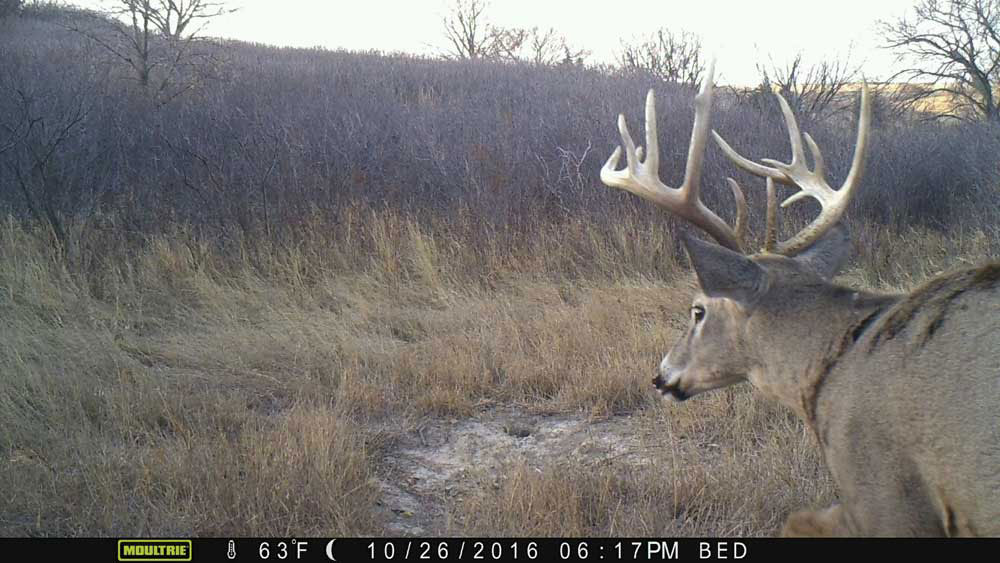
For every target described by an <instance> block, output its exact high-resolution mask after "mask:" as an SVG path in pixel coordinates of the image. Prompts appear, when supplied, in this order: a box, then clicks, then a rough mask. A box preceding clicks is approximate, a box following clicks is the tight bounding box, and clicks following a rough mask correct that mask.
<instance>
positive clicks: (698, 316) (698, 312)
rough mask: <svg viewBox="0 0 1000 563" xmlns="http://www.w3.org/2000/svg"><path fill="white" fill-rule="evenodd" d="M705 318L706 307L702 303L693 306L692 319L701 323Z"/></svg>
mask: <svg viewBox="0 0 1000 563" xmlns="http://www.w3.org/2000/svg"><path fill="white" fill-rule="evenodd" d="M704 318H705V308H704V307H702V306H701V305H695V306H693V307H691V319H692V320H694V322H696V323H700V322H701V320H702V319H704Z"/></svg>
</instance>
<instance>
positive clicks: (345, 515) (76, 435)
mask: <svg viewBox="0 0 1000 563" xmlns="http://www.w3.org/2000/svg"><path fill="white" fill-rule="evenodd" d="M2 25H3V26H4V27H2V28H0V90H2V92H3V94H2V95H0V124H3V125H4V127H5V128H0V147H3V146H5V138H4V137H3V136H2V135H5V134H6V135H13V134H14V133H16V134H17V135H21V134H22V133H24V131H27V132H26V133H24V134H23V136H18V137H17V143H15V144H14V145H12V147H11V148H10V149H8V150H6V151H5V152H3V153H0V210H2V212H3V214H4V218H3V220H2V223H0V499H3V501H2V502H0V534H2V535H187V534H198V535H234V534H239V535H287V534H300V535H314V536H321V535H349V534H376V535H377V534H391V533H399V532H398V531H399V529H400V528H399V527H396V526H395V525H394V523H395V522H398V521H406V520H412V521H417V522H419V524H420V529H421V530H423V531H424V532H427V533H446V534H458V535H461V534H490V535H494V534H495V535H552V534H598V535H608V534H614V535H618V534H620V535H630V536H637V535H675V534H689V535H721V534H740V535H759V534H772V533H774V531H775V530H776V529H777V527H778V525H779V523H780V522H781V521H782V520H783V518H784V516H785V515H786V514H787V513H788V511H790V510H791V509H793V508H795V507H798V506H801V505H811V504H815V505H819V504H823V503H826V502H829V501H830V499H831V498H832V495H833V494H834V493H833V490H832V487H831V485H830V482H829V479H828V478H827V476H826V473H825V470H824V469H823V467H822V464H821V460H820V459H819V455H818V450H817V448H816V446H815V444H814V443H813V441H812V437H811V436H810V435H809V434H808V433H806V432H804V431H803V429H802V427H801V426H800V425H799V423H798V422H797V421H795V420H794V419H793V418H792V417H791V416H790V414H789V413H786V412H784V411H783V410H782V409H780V408H779V407H777V406H775V405H771V404H768V403H766V402H764V401H762V400H760V399H759V398H758V397H757V396H756V395H755V394H753V393H751V392H750V389H749V388H746V387H744V388H738V389H732V390H728V391H725V392H720V393H717V394H715V395H712V396H707V397H701V398H698V399H695V400H692V401H690V402H689V403H686V404H684V405H682V406H669V407H668V406H664V405H663V404H661V403H660V402H659V401H658V400H657V399H656V398H655V397H653V396H652V394H651V393H650V392H649V383H648V381H649V378H650V374H651V373H652V369H653V368H654V366H655V365H656V364H657V363H658V362H659V360H660V357H661V356H662V354H663V353H664V352H665V351H666V350H667V349H668V347H669V346H670V344H671V343H672V342H673V340H674V339H675V337H676V336H677V334H678V331H679V330H681V329H682V328H683V327H684V326H685V322H686V321H685V319H686V316H687V314H686V311H687V306H688V296H689V295H690V281H689V274H688V272H687V270H686V264H685V259H684V257H683V256H682V254H681V253H679V251H678V246H677V244H676V241H675V239H674V236H673V229H674V223H673V220H672V219H671V218H668V217H663V216H662V215H661V214H660V213H658V212H657V211H656V210H653V209H649V208H648V207H647V206H644V205H642V204H641V203H639V202H636V201H633V200H632V199H629V198H627V197H625V196H623V195H621V194H619V193H617V192H612V191H611V190H608V189H606V188H604V187H603V186H601V185H600V183H599V180H598V170H599V167H600V166H601V164H603V162H604V160H605V158H606V156H607V155H608V154H610V152H611V150H612V149H613V146H614V145H615V144H616V143H617V142H618V141H617V132H616V130H615V127H614V117H615V115H616V114H617V113H618V112H620V111H625V113H626V115H627V116H628V118H629V119H630V123H632V124H636V125H634V126H633V131H636V130H638V129H637V124H638V113H639V112H640V111H641V107H642V105H641V102H642V100H643V96H644V92H645V90H646V89H647V88H649V87H650V86H655V88H656V90H657V94H658V96H659V100H660V102H659V104H660V106H659V107H660V116H661V120H662V123H661V145H662V146H663V151H664V152H663V158H662V161H663V164H662V176H663V177H664V179H665V180H666V181H667V182H668V183H671V182H673V183H676V181H677V179H678V178H680V177H681V176H682V174H683V172H682V170H683V166H684V160H683V159H684V155H686V151H687V145H686V143H687V139H688V137H689V131H690V125H691V116H692V112H691V94H692V93H691V92H689V91H686V90H684V89H682V88H679V87H674V86H671V85H662V84H655V83H653V82H651V81H649V80H647V79H644V78H642V77H637V76H616V75H614V74H611V73H608V72H603V71H599V70H595V69H580V68H537V67H531V66H516V65H493V64H473V63H458V62H442V61H434V60H426V59H414V58H409V57H403V56H384V55H379V54H373V53H368V54H359V53H340V52H326V51H310V50H286V49H274V48H269V47H264V46H257V45H245V44H229V45H226V46H225V51H224V52H225V54H226V55H225V63H224V65H223V66H222V67H221V68H220V69H219V73H218V76H217V78H215V79H212V80H209V81H207V82H205V83H204V84H202V85H201V86H200V87H199V88H197V89H195V90H192V91H191V92H188V93H187V94H185V95H184V96H180V97H177V98H175V99H173V100H171V101H169V102H168V103H166V104H163V105H158V104H155V103H152V102H151V101H150V100H149V99H148V98H147V97H145V96H144V95H143V94H142V92H141V91H139V90H137V87H136V85H135V84H134V83H132V82H131V81H130V80H128V77H127V75H126V74H125V73H123V72H122V71H121V69H120V68H119V67H117V66H116V65H114V64H112V62H111V61H109V60H107V59H106V58H105V56H104V55H103V54H102V52H101V50H100V49H99V48H97V47H95V46H94V45H92V44H90V43H88V42H86V41H84V40H82V39H81V38H80V37H79V36H78V35H76V34H74V33H72V32H69V31H66V30H65V29H64V28H63V27H61V26H60V25H59V22H58V19H57V18H56V19H45V20H42V19H21V20H19V21H17V20H16V21H10V22H4V23H3V24H2ZM734 100H735V99H733V98H727V97H726V95H725V94H724V93H723V94H721V95H720V99H719V103H718V106H719V107H718V108H717V111H716V114H715V118H714V119H715V121H714V123H715V127H716V128H717V129H718V130H719V131H720V132H721V133H722V134H723V135H725V136H726V138H727V139H728V140H729V141H730V142H731V143H732V144H733V145H734V146H735V147H738V148H739V149H741V150H743V151H745V152H746V153H747V155H748V156H751V157H754V158H757V157H760V156H772V157H778V158H786V156H785V155H786V154H787V151H788V149H787V135H786V133H785V130H784V128H783V125H782V124H781V122H780V118H779V117H778V115H777V111H776V104H775V105H774V107H771V110H775V111H768V112H767V113H760V112H758V111H757V110H753V109H750V108H745V107H740V106H739V105H737V104H736V103H735V101H734ZM29 101H30V103H29ZM25 116H27V118H26V119H27V120H28V121H30V122H33V123H34V125H32V126H31V127H29V128H27V129H25V128H21V129H18V127H19V126H20V125H19V124H21V123H26V122H28V121H24V119H25ZM806 127H807V128H808V130H809V131H811V132H813V133H814V136H815V138H816V139H817V141H818V143H819V144H820V145H821V146H822V147H824V149H825V155H826V157H827V160H828V162H829V166H830V167H831V168H832V176H833V178H832V183H833V182H838V181H839V180H840V179H841V176H842V174H844V172H845V171H846V168H847V166H848V162H849V159H850V154H851V151H852V150H853V145H852V143H853V131H852V130H851V129H850V127H849V124H823V123H816V124H808V125H806ZM12 132H13V133H12ZM997 133H998V131H997V130H996V129H995V128H992V127H990V126H985V125H983V126H976V125H956V126H948V127H944V126H935V125H928V124H909V123H895V124H883V125H882V126H881V128H880V129H879V130H877V131H875V132H874V134H875V142H874V147H873V150H872V154H871V156H870V158H869V165H868V172H867V175H866V178H868V181H867V183H866V186H865V191H864V193H863V196H862V197H861V198H860V199H859V201H857V202H856V203H855V205H854V208H853V209H852V210H851V212H850V213H851V227H852V230H853V232H854V234H855V240H856V241H857V243H858V244H857V250H858V257H857V260H856V262H855V263H854V265H853V266H852V267H851V269H850V271H849V272H848V273H847V274H846V278H847V281H849V282H851V283H855V284H857V285H864V286H868V287H892V288H900V287H909V286H911V285H913V284H914V283H916V282H918V281H920V280H922V279H924V278H926V277H927V276H928V275H931V274H933V273H935V272H937V271H939V270H942V269H947V268H950V267H954V266H956V265H958V264H961V263H965V262H976V261H980V260H983V259H985V258H987V257H990V256H992V257H996V256H997V255H998V250H997V249H998V248H1000V246H998V242H1000V230H998V228H997V224H998V218H1000V207H998V205H1000V203H998V202H1000V198H998V197H997V196H998V195H1000V194H998V193H997V190H998V188H997V185H998V184H997V181H996V180H997V178H996V175H997V172H998V168H997V161H996V157H995V155H996V154H1000V152H998V149H1000V135H998V134H997ZM47 149H52V150H51V151H47ZM40 155H48V156H46V158H45V160H44V162H43V163H42V164H41V165H39V164H38V162H39V157H40ZM729 174H734V171H733V169H732V167H730V166H729V165H728V164H727V163H726V162H725V161H724V159H723V158H722V157H721V154H720V153H719V152H718V151H717V150H715V149H714V148H710V150H709V157H708V159H707V162H706V168H705V175H704V182H705V185H706V190H705V191H706V193H707V196H706V199H707V200H708V201H709V203H710V205H711V206H713V207H714V208H716V209H721V210H724V211H723V214H724V215H726V216H727V217H728V216H729V213H728V212H727V211H725V210H727V209H728V205H729V200H728V197H729V196H727V195H726V194H725V191H724V190H719V189H718V187H721V185H722V183H723V179H724V177H725V176H726V175H729ZM741 181H743V183H744V185H745V186H746V189H747V191H748V194H749V195H750V199H751V206H753V208H754V210H755V213H754V215H753V217H752V224H751V226H752V228H755V229H756V232H758V233H759V232H760V228H759V227H760V225H759V223H760V222H762V213H761V207H760V203H761V201H762V197H761V194H760V193H759V192H760V191H762V190H757V189H755V188H753V187H751V186H756V183H754V181H752V180H751V181H747V179H746V178H745V177H744V178H741ZM810 212H811V210H810V209H809V208H808V206H803V209H802V210H798V211H796V212H795V213H793V215H792V217H791V218H790V219H789V220H788V221H787V222H788V223H789V226H788V229H791V228H792V227H793V226H794V225H795V224H797V223H801V222H803V221H805V220H807V219H808V217H809V215H810ZM56 225H57V226H58V228H54V226H56ZM60 231H61V232H60ZM498 413H507V414H502V416H504V417H508V418H511V417H515V415H511V414H509V413H526V414H527V415H530V416H532V417H536V418H537V420H536V422H537V423H538V424H540V425H542V426H544V424H543V423H544V421H545V420H547V419H553V420H554V419H556V418H558V420H560V421H564V420H571V421H575V420H579V421H583V422H586V423H588V424H590V423H594V424H595V425H597V424H598V423H601V424H614V425H618V426H615V428H618V429H619V430H615V432H619V433H620V434H619V435H620V436H621V438H622V440H623V441H624V440H626V439H628V438H635V436H639V437H640V438H641V439H639V441H638V442H637V443H638V444H640V446H638V447H639V448H640V450H641V451H639V452H638V453H639V454H640V455H639V456H638V457H635V456H620V455H617V454H615V455H610V454H605V453H602V452H603V450H599V449H597V450H592V451H591V450H588V449H587V448H586V447H584V445H583V444H581V446H580V448H577V449H575V450H574V451H573V452H572V455H566V456H562V455H556V453H555V452H554V451H553V452H550V453H548V454H547V453H546V451H545V450H544V448H543V449H542V450H541V453H540V454H539V456H540V457H537V458H530V459H528V458H525V459H528V461H524V462H520V461H517V460H519V459H521V458H519V457H517V456H514V455H510V456H509V457H508V459H509V463H508V464H507V465H500V466H498V467H494V466H489V467H487V466H485V465H484V466H480V467H476V466H474V465H470V466H469V467H463V468H462V470H463V471H465V472H464V473H461V472H459V473H456V474H455V475H456V477H455V478H454V480H453V481H451V482H449V483H448V484H447V487H450V488H440V489H434V490H433V491H431V492H427V491H426V490H423V489H419V487H418V485H417V484H415V482H414V481H413V480H414V479H418V478H425V477H421V476H420V475H416V474H406V473H405V471H408V469H407V468H406V467H402V468H401V467H400V464H399V463H398V461H399V459H401V458H400V455H401V454H400V452H401V451H404V450H405V449H406V448H408V447H409V444H411V443H417V444H421V446H420V447H422V448H433V447H435V446H434V444H435V443H436V442H434V440H433V439H431V438H427V429H434V428H439V427H442V425H443V426H444V427H447V426H448V425H452V424H461V423H462V422H463V421H477V420H487V419H489V420H493V419H494V418H496V417H498V416H501V414H498ZM518 416H520V415H518ZM490 417H493V418H490ZM515 418H516V417H515ZM511 420H513V418H511ZM533 420H535V419H533ZM625 421H628V422H627V423H626V422H625ZM498 424H500V426H502V427H504V428H506V429H507V431H508V433H509V434H510V436H513V437H512V438H510V443H511V444H513V445H512V446H511V447H512V448H514V450H516V451H520V450H517V448H523V447H524V445H525V444H527V443H529V442H531V440H535V439H538V440H540V439H541V434H542V433H541V432H534V434H532V431H531V430H530V429H529V430H525V431H524V432H522V431H520V430H518V429H516V428H513V427H512V426H511V425H510V424H508V423H506V422H500V423H498ZM425 438H426V439H425ZM514 450H512V451H514ZM407 451H409V450H407ZM420 451H426V450H420ZM588 452H590V453H588ZM501 453H502V452H501ZM499 457H503V456H502V455H499ZM400 471H403V472H404V474H402V475H401V474H400ZM458 475H461V477H458ZM387 487H390V488H391V487H396V488H402V489H406V490H411V491H423V492H422V493H421V494H419V495H415V498H417V500H418V501H419V504H418V505H417V507H416V508H415V509H412V508H402V507H397V506H396V505H395V504H394V502H395V501H393V500H392V498H390V496H389V495H388V494H387V492H386V491H387Z"/></svg>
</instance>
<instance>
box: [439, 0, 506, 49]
mask: <svg viewBox="0 0 1000 563" xmlns="http://www.w3.org/2000/svg"><path fill="white" fill-rule="evenodd" d="M487 6H488V4H487V2H486V0H455V4H454V5H453V6H452V11H451V14H449V15H448V16H446V17H445V18H444V31H445V35H446V36H447V37H448V41H449V42H450V43H451V47H452V49H451V53H450V56H452V57H454V58H456V59H478V58H483V57H487V56H491V55H492V54H493V53H494V52H495V50H496V46H495V41H496V38H495V37H494V34H493V33H492V32H491V31H490V29H489V25H488V24H487V23H486V16H485V15H484V12H485V11H486V8H487Z"/></svg>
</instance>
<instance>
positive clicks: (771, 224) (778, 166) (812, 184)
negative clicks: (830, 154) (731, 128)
mask: <svg viewBox="0 0 1000 563" xmlns="http://www.w3.org/2000/svg"><path fill="white" fill-rule="evenodd" d="M775 95H776V96H777V97H778V103H779V104H780V105H781V113H782V114H783V115H784V118H785V125H786V126H787V128H788V139H789V141H790V142H791V146H792V160H791V162H789V163H788V164H785V163H783V162H779V161H777V160H773V159H769V158H765V159H761V162H762V163H764V164H769V165H770V166H764V165H762V164H757V163H756V162H753V161H752V160H749V159H747V158H744V157H743V156H741V155H740V154H739V153H737V152H736V151H735V150H733V148H732V147H730V146H729V144H728V143H727V142H726V141H725V139H723V138H722V137H721V136H720V135H719V134H718V133H717V132H715V131H713V132H712V136H713V137H714V138H715V141H716V143H718V145H719V147H720V148H721V149H722V151H723V152H724V153H725V154H726V156H728V157H729V158H730V160H732V161H733V163H735V164H736V165H737V166H739V167H740V168H742V169H744V170H746V171H747V172H749V173H751V174H754V175H756V176H762V177H764V178H767V180H768V190H769V191H770V190H773V189H774V185H773V182H780V183H782V184H790V185H793V186H796V187H798V188H799V190H800V191H798V192H796V193H795V194H793V195H792V196H791V197H789V198H788V199H786V200H785V201H784V202H782V204H781V207H788V206H789V205H791V204H793V203H795V202H796V201H799V200H801V199H804V198H806V197H812V198H814V199H815V200H816V201H818V202H819V204H820V207H821V208H822V209H821V211H820V214H819V216H818V217H816V219H814V220H813V221H812V222H811V223H809V224H808V225H806V227H805V228H804V229H802V230H801V231H800V232H799V233H798V234H796V235H795V236H794V237H792V238H790V239H788V240H787V241H784V242H781V243H777V244H775V243H774V239H773V236H774V234H773V232H772V229H776V227H777V217H776V216H775V218H774V220H773V221H772V220H771V217H770V216H771V214H772V210H771V208H772V205H773V204H771V203H770V202H769V205H768V216H769V217H768V233H767V238H766V240H765V251H768V252H771V251H772V250H773V252H776V253H778V254H786V255H794V254H797V253H799V252H801V251H803V250H805V249H806V248H808V247H809V246H810V245H811V244H812V243H814V242H816V240H818V239H819V238H820V237H822V236H823V234H824V233H825V232H826V231H828V230H830V229H831V228H833V226H834V225H836V224H837V222H838V221H840V219H841V217H843V215H844V211H846V210H847V206H848V204H849V203H850V201H851V197H853V195H854V193H855V192H856V191H857V188H858V186H859V185H860V184H861V176H862V174H863V173H864V164H865V152H866V149H867V146H868V132H869V129H870V125H871V104H870V96H869V94H868V85H867V84H864V85H862V88H861V112H860V116H859V118H858V138H857V143H856V144H855V147H854V158H853V160H852V161H851V170H850V172H849V173H848V174H847V179H845V180H844V184H843V185H842V186H841V187H840V189H837V190H835V189H833V188H832V187H830V185H829V184H828V183H827V181H826V179H825V177H824V171H825V163H824V160H823V153H822V152H820V150H819V146H818V145H816V142H815V141H813V138H812V137H810V136H809V134H808V133H801V132H800V131H799V126H798V123H797V122H796V121H795V115H794V114H793V113H792V110H791V108H790V107H789V106H788V102H786V101H785V99H784V98H783V97H781V95H779V94H775ZM803 139H805V144H806V146H808V147H809V152H810V154H811V155H812V157H813V161H814V162H815V164H816V165H815V167H814V169H813V170H809V167H808V166H807V164H806V158H805V151H804V149H803V143H802V140H803ZM772 197H773V195H772V194H770V193H769V194H768V199H769V200H771V198H772Z"/></svg>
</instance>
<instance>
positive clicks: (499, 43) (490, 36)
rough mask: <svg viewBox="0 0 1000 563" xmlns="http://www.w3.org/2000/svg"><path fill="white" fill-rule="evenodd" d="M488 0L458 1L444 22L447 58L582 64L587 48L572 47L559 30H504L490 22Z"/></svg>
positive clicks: (521, 28) (509, 28) (517, 28)
mask: <svg viewBox="0 0 1000 563" xmlns="http://www.w3.org/2000/svg"><path fill="white" fill-rule="evenodd" d="M488 7H489V4H488V2H487V1H486V0H456V1H455V3H454V5H453V7H452V12H451V14H449V15H448V16H447V17H445V19H444V30H445V36H446V37H447V38H448V42H449V43H450V44H451V48H450V51H449V52H448V54H447V55H446V56H448V57H450V58H454V59H494V60H501V61H509V62H513V61H527V62H532V63H535V64H543V65H552V64H557V63H563V62H567V61H568V62H573V63H577V62H582V60H583V57H585V56H586V55H587V51H586V50H584V49H577V48H573V47H570V46H569V44H568V43H567V41H566V38H565V37H563V36H561V35H559V34H558V33H556V31H555V29H553V28H549V29H548V30H546V31H542V30H540V29H539V28H538V27H532V28H523V27H502V26H498V25H494V24H492V23H490V22H489V21H488V19H487V14H486V10H487V8H488Z"/></svg>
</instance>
